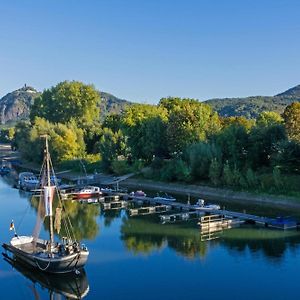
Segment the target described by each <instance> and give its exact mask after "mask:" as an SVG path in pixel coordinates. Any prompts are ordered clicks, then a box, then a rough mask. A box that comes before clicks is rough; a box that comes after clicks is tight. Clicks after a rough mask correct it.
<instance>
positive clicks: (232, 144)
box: [215, 124, 249, 169]
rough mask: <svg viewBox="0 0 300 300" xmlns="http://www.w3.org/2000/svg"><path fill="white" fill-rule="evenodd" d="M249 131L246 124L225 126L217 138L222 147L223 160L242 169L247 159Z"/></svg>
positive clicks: (217, 142) (219, 145)
mask: <svg viewBox="0 0 300 300" xmlns="http://www.w3.org/2000/svg"><path fill="white" fill-rule="evenodd" d="M248 138H249V137H248V133H247V129H246V128H245V127H244V126H241V125H236V124H232V125H230V126H228V127H225V128H224V129H223V130H222V131H221V132H220V133H219V134H218V135H217V136H216V138H215V140H216V144H217V145H218V147H219V148H220V149H222V157H223V162H224V161H228V163H229V164H230V165H231V166H237V167H238V168H239V169H242V168H243V167H244V165H245V164H246V161H247V147H248Z"/></svg>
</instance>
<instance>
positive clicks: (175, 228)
mask: <svg viewBox="0 0 300 300" xmlns="http://www.w3.org/2000/svg"><path fill="white" fill-rule="evenodd" d="M121 239H122V240H123V241H124V243H125V246H126V248H127V249H128V250H130V251H132V252H134V253H145V254H149V253H151V252H152V251H154V250H159V249H162V248H163V247H164V245H166V244H167V245H168V246H169V247H170V248H171V249H174V250H175V251H176V252H177V253H179V254H181V255H183V256H185V257H188V258H191V259H194V258H197V257H200V258H204V257H205V256H206V253H207V244H206V243H205V242H201V236H200V232H199V230H197V229H195V228H191V227H188V226H182V225H178V224H170V225H168V224H165V225H162V224H159V223H157V222H156V221H154V220H153V219H151V218H147V217H141V218H138V217H136V218H123V224H122V227H121Z"/></svg>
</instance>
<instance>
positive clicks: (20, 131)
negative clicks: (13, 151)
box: [15, 118, 85, 162]
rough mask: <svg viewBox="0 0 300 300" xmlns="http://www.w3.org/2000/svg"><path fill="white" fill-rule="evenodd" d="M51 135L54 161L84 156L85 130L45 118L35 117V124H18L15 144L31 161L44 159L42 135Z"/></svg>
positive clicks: (50, 140)
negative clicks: (51, 121)
mask: <svg viewBox="0 0 300 300" xmlns="http://www.w3.org/2000/svg"><path fill="white" fill-rule="evenodd" d="M44 134H47V135H49V136H50V139H49V149H50V152H51V156H52V159H53V161H54V162H61V161H63V160H68V159H74V158H75V157H82V156H84V150H85V144H84V140H83V131H82V129H78V128H77V127H76V125H75V124H73V123H68V124H61V123H57V124H52V123H50V122H49V121H47V120H45V119H43V118H35V119H34V123H33V124H29V123H23V124H21V123H20V124H18V125H17V126H16V134H15V144H16V147H17V148H18V150H19V151H20V152H21V154H22V156H23V157H24V158H26V159H28V160H30V161H34V162H40V161H42V159H43V148H44V146H43V141H42V140H41V135H44Z"/></svg>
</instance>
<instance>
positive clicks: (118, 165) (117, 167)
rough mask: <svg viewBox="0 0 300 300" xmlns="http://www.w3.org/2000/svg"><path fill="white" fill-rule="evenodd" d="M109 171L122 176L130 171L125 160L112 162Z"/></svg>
mask: <svg viewBox="0 0 300 300" xmlns="http://www.w3.org/2000/svg"><path fill="white" fill-rule="evenodd" d="M111 169H112V171H113V173H114V174H116V175H124V174H127V173H129V172H130V171H131V169H130V167H129V166H128V164H127V162H126V161H125V160H114V161H113V162H112V164H111Z"/></svg>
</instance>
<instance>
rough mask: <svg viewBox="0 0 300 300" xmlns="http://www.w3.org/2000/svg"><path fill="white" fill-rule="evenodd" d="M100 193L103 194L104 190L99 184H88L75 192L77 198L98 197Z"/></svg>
mask: <svg viewBox="0 0 300 300" xmlns="http://www.w3.org/2000/svg"><path fill="white" fill-rule="evenodd" d="M100 195H102V192H101V190H100V188H99V187H98V186H87V187H85V188H83V189H81V190H79V191H78V192H75V193H73V196H74V198H75V199H89V198H97V197H99V196H100Z"/></svg>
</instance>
